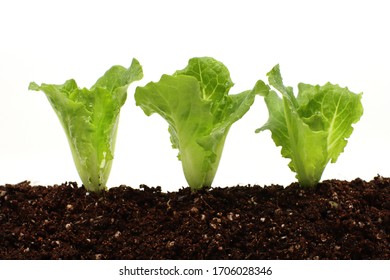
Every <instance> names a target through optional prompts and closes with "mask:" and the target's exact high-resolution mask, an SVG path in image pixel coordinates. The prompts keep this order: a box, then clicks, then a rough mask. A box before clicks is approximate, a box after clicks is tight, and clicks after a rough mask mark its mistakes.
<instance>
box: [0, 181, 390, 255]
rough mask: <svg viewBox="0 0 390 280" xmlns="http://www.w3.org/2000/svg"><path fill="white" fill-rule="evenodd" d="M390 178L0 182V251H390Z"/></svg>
mask: <svg viewBox="0 0 390 280" xmlns="http://www.w3.org/2000/svg"><path fill="white" fill-rule="evenodd" d="M389 233H390V178H383V177H380V176H378V177H376V178H374V179H373V180H372V181H370V182H366V181H363V180H361V179H356V180H354V181H352V182H346V181H338V180H329V181H324V182H322V183H320V184H319V185H318V187H317V188H316V189H315V190H307V189H302V188H301V187H300V186H299V185H298V184H297V183H293V184H291V185H290V186H288V187H286V188H284V187H283V186H279V185H271V186H265V187H260V186H236V187H229V188H212V189H209V190H202V191H199V192H198V193H192V192H191V191H190V190H189V189H188V188H183V189H181V190H179V191H177V192H168V193H165V192H162V191H161V188H159V187H156V188H150V187H147V186H140V188H139V189H133V188H131V187H126V186H119V187H115V188H111V189H109V190H108V191H107V192H102V193H100V194H96V193H89V192H87V191H86V190H85V189H84V187H78V186H77V184H76V183H65V184H62V185H55V186H50V187H44V186H35V187H31V186H30V184H29V182H27V181H26V182H22V183H20V184H17V185H5V186H0V259H389V258H390V244H389V241H390V236H389Z"/></svg>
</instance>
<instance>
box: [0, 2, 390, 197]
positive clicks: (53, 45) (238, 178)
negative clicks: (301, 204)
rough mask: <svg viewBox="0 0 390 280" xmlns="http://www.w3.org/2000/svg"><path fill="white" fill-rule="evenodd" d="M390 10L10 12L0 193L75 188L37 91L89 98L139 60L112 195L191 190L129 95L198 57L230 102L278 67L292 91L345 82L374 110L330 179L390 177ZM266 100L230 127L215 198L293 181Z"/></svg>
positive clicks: (2, 76)
mask: <svg viewBox="0 0 390 280" xmlns="http://www.w3.org/2000/svg"><path fill="white" fill-rule="evenodd" d="M387 7H388V5H387V4H386V1H377V0H369V1H340V0H339V1H329V0H327V1H287V0H286V1H282V0H279V1H276V0H272V1H247V0H239V1H227V0H224V1H211V0H196V1H173V0H164V1H157V0H156V1H152V0H142V1H141V0H139V1H120V0H109V1H96V0H95V1H81V0H67V1H43V0H40V1H27V0H26V1H22V0H12V1H1V2H0V133H1V134H0V184H5V183H17V182H19V181H23V180H29V181H32V183H33V184H44V185H47V184H48V185H52V184H56V183H62V182H65V181H77V182H79V183H80V180H79V177H78V174H77V172H76V169H75V167H74V164H73V160H72V157H71V153H70V150H69V147H68V143H67V140H66V137H65V134H64V132H63V131H62V127H61V125H60V123H59V121H58V119H57V117H56V115H55V114H54V111H53V110H52V108H51V106H50V105H49V103H48V101H47V100H46V97H45V96H44V94H43V93H42V92H32V91H28V89H27V88H28V84H29V82H30V81H35V82H37V83H42V82H45V83H55V84H62V83H63V82H65V80H67V79H70V78H74V79H76V81H77V82H78V84H79V86H81V87H90V86H92V85H93V83H94V82H95V81H96V80H97V78H99V77H100V76H101V75H102V74H103V73H104V72H105V71H106V70H107V69H108V68H110V67H111V66H112V65H115V64H120V65H123V66H129V65H130V63H131V60H132V58H133V57H136V58H137V59H138V60H139V61H140V62H141V64H142V66H143V69H144V78H143V79H142V80H141V81H139V82H136V83H134V84H132V85H131V86H130V88H129V91H128V100H127V103H126V104H125V106H124V107H123V108H122V112H121V119H120V126H119V132H118V138H117V148H116V153H115V161H114V164H113V168H112V172H111V175H110V179H109V182H108V185H109V186H117V185H120V184H126V185H130V186H133V187H138V186H139V184H142V183H144V184H148V185H150V186H157V185H160V186H162V187H163V190H166V191H174V190H178V189H179V188H181V187H182V186H187V183H186V181H185V178H184V176H183V173H182V169H181V163H180V162H179V161H178V160H177V158H176V155H177V150H172V149H171V144H170V141H169V134H168V131H167V124H166V122H165V121H164V120H163V119H162V118H160V117H159V116H158V115H153V116H152V117H146V116H145V115H144V114H143V112H142V110H141V109H140V108H138V107H136V106H135V102H134V98H133V95H134V90H135V87H136V86H143V85H145V84H146V83H148V82H149V81H157V80H158V79H159V78H160V76H161V75H162V74H164V73H167V74H171V73H173V72H174V71H175V70H178V69H182V68H184V67H185V66H186V65H187V61H188V59H189V58H191V57H195V56H212V57H214V58H216V59H218V60H220V61H222V62H223V63H224V64H225V65H226V66H227V67H228V68H229V70H230V72H231V77H232V80H233V82H235V86H234V87H233V88H232V90H231V93H238V92H241V91H243V90H246V89H250V88H252V87H253V85H254V84H255V82H256V81H257V80H258V79H263V80H266V73H267V72H268V71H269V70H270V69H271V68H272V67H273V66H274V65H275V64H277V63H279V64H280V66H281V72H282V76H283V77H284V82H285V84H286V85H291V86H296V85H297V84H298V83H299V82H305V83H311V84H324V83H326V82H328V81H330V82H332V83H337V84H339V85H341V86H348V88H349V89H350V90H352V91H354V92H356V93H358V92H363V93H364V94H363V99H362V102H363V106H364V109H365V112H364V115H363V117H362V119H361V121H360V122H359V123H358V124H357V125H355V131H354V133H353V134H352V136H351V138H350V140H349V144H348V145H347V147H346V149H345V152H344V153H343V154H342V155H341V156H340V157H339V160H338V162H337V163H336V164H329V165H328V166H327V169H326V170H325V172H324V175H323V179H329V178H338V179H347V180H351V179H354V178H356V177H360V178H362V179H365V180H370V179H372V178H373V177H374V176H376V175H377V174H380V175H382V176H390V167H389V158H390V147H389V143H390V132H389V131H390V124H389V120H390V110H389V104H390V97H389V95H390V93H389V86H388V85H389V80H390V54H389V52H390V43H389V40H388V38H389V34H390V32H389V28H390V16H389V9H388V8H387ZM267 118H268V111H267V109H266V107H265V104H264V102H263V100H262V98H260V97H258V98H257V99H256V102H255V104H254V105H253V107H252V108H251V110H250V111H249V112H248V113H247V115H245V116H244V118H243V119H241V120H240V121H238V122H237V123H235V124H234V125H233V127H232V129H231V131H230V134H229V136H228V139H227V142H226V144H225V149H224V154H223V156H222V160H221V163H220V166H219V170H218V172H217V175H216V177H215V180H214V186H222V187H224V186H233V185H236V184H261V185H266V184H271V183H278V184H283V185H288V184H290V183H291V182H293V181H295V177H294V176H295V174H293V173H292V172H291V171H290V169H289V168H288V166H287V163H288V160H287V159H283V158H282V157H281V155H280V148H276V147H275V145H274V143H273V141H272V139H271V137H270V133H269V132H268V131H267V132H263V133H261V134H255V133H254V130H255V129H256V128H258V127H260V126H261V125H263V124H264V122H266V120H267Z"/></svg>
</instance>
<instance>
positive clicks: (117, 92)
mask: <svg viewBox="0 0 390 280" xmlns="http://www.w3.org/2000/svg"><path fill="white" fill-rule="evenodd" d="M142 77H143V73H142V67H141V65H140V64H139V62H138V61H137V60H136V59H133V61H132V64H131V66H130V67H129V68H128V69H126V68H125V67H122V66H113V67H112V68H110V69H109V70H108V71H107V72H106V73H105V74H104V75H103V76H102V77H101V78H100V79H98V80H97V82H96V83H95V85H93V86H92V87H91V89H86V88H79V87H78V86H77V84H76V81H75V80H73V79H72V80H68V81H66V82H65V83H64V84H62V85H51V84H41V85H40V86H39V85H37V84H36V83H34V82H32V83H30V86H29V89H30V90H36V91H40V90H41V91H43V92H44V93H45V94H46V97H47V98H48V100H49V102H50V104H51V106H52V107H53V109H54V111H55V112H56V114H57V116H58V118H59V120H60V122H61V124H62V127H63V128H64V130H65V134H66V136H67V138H68V142H69V146H70V149H71V151H72V155H73V160H74V163H75V165H76V168H77V171H78V173H79V175H80V178H81V181H82V182H83V184H84V186H85V188H86V189H87V190H89V191H100V190H104V189H106V183H107V180H108V176H109V173H110V170H111V165H112V161H113V158H114V150H115V142H116V135H117V130H118V121H119V113H120V109H121V107H122V106H123V104H124V103H125V101H126V98H127V88H128V86H129V85H130V84H131V83H132V82H134V81H138V80H140V79H142Z"/></svg>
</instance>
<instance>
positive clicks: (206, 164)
mask: <svg viewBox="0 0 390 280" xmlns="http://www.w3.org/2000/svg"><path fill="white" fill-rule="evenodd" d="M232 86H233V82H232V81H231V79H230V73H229V71H228V69H227V68H226V67H225V66H224V65H223V64H222V63H221V62H219V61H217V60H215V59H213V58H210V57H202V58H192V59H190V60H189V64H188V66H187V67H186V68H184V69H183V70H179V71H176V72H175V73H174V74H173V75H163V76H162V77H161V79H160V81H158V82H157V83H155V82H150V83H148V84H147V85H146V86H144V87H137V88H136V92H135V100H136V104H137V106H140V107H141V108H142V110H143V111H144V113H145V114H146V115H148V116H150V115H151V114H153V113H157V114H159V115H160V116H161V117H163V118H164V119H165V120H166V121H167V122H168V124H169V128H168V131H169V133H170V138H171V143H172V147H173V148H175V149H178V150H179V155H178V158H179V160H181V162H182V166H183V171H184V175H185V177H186V180H187V182H188V184H189V186H190V187H191V188H192V189H193V190H197V189H201V188H203V187H209V186H211V184H212V182H213V180H214V176H215V174H216V172H217V169H218V165H219V161H220V159H221V155H222V150H223V146H224V143H225V139H226V136H227V134H228V132H229V129H230V127H231V125H232V124H233V123H234V122H236V121H237V120H239V119H240V118H241V117H242V116H243V115H244V114H245V113H246V112H247V111H248V110H249V108H250V107H251V105H252V104H253V102H254V99H255V95H256V93H258V92H259V91H260V90H261V89H262V88H263V87H265V85H264V83H258V84H256V86H255V88H254V89H253V90H248V91H244V92H242V93H239V94H236V95H228V93H229V90H230V88H231V87H232Z"/></svg>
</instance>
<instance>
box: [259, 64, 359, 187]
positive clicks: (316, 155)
mask: <svg viewBox="0 0 390 280" xmlns="http://www.w3.org/2000/svg"><path fill="white" fill-rule="evenodd" d="M267 76H268V81H269V84H270V85H271V86H272V87H274V88H275V89H276V90H277V91H279V92H280V93H281V98H280V97H279V96H278V94H277V93H276V92H275V91H273V90H269V91H262V92H261V95H263V96H264V97H265V98H264V99H265V102H266V105H267V107H268V111H269V119H268V121H267V123H266V124H265V125H264V126H262V127H261V128H259V129H258V130H256V132H260V131H263V130H266V129H268V130H270V131H271V133H272V138H273V140H274V142H275V144H276V145H277V146H281V147H282V150H281V153H282V156H283V157H285V158H289V159H291V162H290V163H289V167H290V169H291V170H292V171H294V172H296V173H297V179H298V181H299V183H300V185H301V186H303V187H314V186H316V185H317V183H318V182H319V181H320V179H321V176H322V173H323V171H324V169H325V167H326V165H327V164H328V162H329V161H331V162H332V163H335V162H336V160H337V158H338V156H339V155H340V153H342V152H343V151H344V148H345V146H346V145H347V140H346V139H347V138H348V137H349V136H350V135H351V133H352V131H353V128H352V124H354V123H356V122H358V121H359V119H360V117H361V116H362V114H363V107H362V104H361V97H362V94H361V93H360V94H354V93H352V92H351V91H349V90H348V88H341V87H340V86H338V85H333V84H330V83H327V84H325V85H324V86H318V85H316V86H312V85H308V84H303V83H300V84H298V95H297V97H295V96H294V93H293V90H292V88H291V87H285V86H284V85H283V81H282V77H281V74H280V69H279V65H276V66H275V67H274V68H273V69H272V70H271V71H270V72H269V73H268V74H267Z"/></svg>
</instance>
